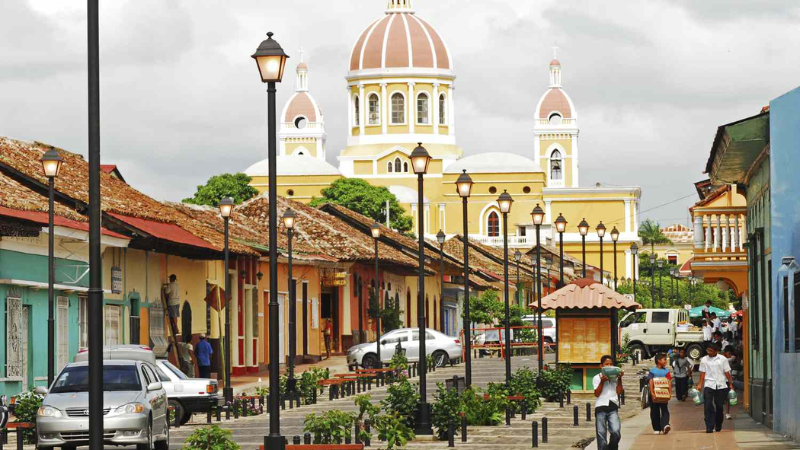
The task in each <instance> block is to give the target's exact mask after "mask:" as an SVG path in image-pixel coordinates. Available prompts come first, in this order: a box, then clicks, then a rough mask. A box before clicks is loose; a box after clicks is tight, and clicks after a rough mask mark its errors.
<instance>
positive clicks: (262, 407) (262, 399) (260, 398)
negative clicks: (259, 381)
mask: <svg viewBox="0 0 800 450" xmlns="http://www.w3.org/2000/svg"><path fill="white" fill-rule="evenodd" d="M258 406H260V407H261V409H264V396H263V395H261V396H259V397H258Z"/></svg>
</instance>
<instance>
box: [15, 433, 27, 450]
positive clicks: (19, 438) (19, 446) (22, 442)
mask: <svg viewBox="0 0 800 450" xmlns="http://www.w3.org/2000/svg"><path fill="white" fill-rule="evenodd" d="M22 430H23V429H22V428H17V450H22V449H23V448H24V445H25V438H24V436H23V434H22Z"/></svg>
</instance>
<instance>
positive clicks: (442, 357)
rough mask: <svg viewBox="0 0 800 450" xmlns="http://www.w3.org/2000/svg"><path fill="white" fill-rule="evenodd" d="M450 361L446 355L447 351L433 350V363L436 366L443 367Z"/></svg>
mask: <svg viewBox="0 0 800 450" xmlns="http://www.w3.org/2000/svg"><path fill="white" fill-rule="evenodd" d="M449 361H450V357H449V356H447V352H443V351H442V350H436V351H435V352H433V364H434V365H435V366H436V367H444V366H446V365H447V363H448V362H449Z"/></svg>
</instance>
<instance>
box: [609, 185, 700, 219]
mask: <svg viewBox="0 0 800 450" xmlns="http://www.w3.org/2000/svg"><path fill="white" fill-rule="evenodd" d="M695 195H697V193H696V192H692V193H691V194H689V195H685V196H683V197H681V198H676V199H675V200H670V201H668V202H666V203H662V204H660V205H658V206H654V207H652V208H650V209H646V210H644V211H639V216H641V215H642V214H644V213H646V212H650V211H655V210H657V209H659V208H663V207H665V206H667V205H671V204H673V203H676V202H679V201H681V200H685V199H687V198H689V197H692V196H695ZM620 220H625V218H624V217H621V218H619V219H615V220H612V221H610V222H607V223H614V222H619V221H620Z"/></svg>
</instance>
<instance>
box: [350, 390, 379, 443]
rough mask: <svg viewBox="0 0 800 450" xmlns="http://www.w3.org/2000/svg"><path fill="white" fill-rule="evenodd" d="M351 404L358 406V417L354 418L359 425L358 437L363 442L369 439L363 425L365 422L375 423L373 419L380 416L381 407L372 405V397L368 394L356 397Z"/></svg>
mask: <svg viewBox="0 0 800 450" xmlns="http://www.w3.org/2000/svg"><path fill="white" fill-rule="evenodd" d="M353 403H355V405H356V406H358V416H357V417H356V418H355V422H356V423H358V425H359V426H358V429H359V433H358V435H359V437H360V438H361V441H362V442H363V441H365V440H367V439H369V433H367V432H366V430H365V427H364V425H365V424H366V422H369V423H375V417H376V416H378V415H379V414H380V412H381V407H380V406H378V405H373V404H372V396H371V395H369V394H361V395H357V396H356V399H355V401H354V402H353Z"/></svg>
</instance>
